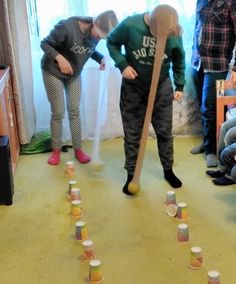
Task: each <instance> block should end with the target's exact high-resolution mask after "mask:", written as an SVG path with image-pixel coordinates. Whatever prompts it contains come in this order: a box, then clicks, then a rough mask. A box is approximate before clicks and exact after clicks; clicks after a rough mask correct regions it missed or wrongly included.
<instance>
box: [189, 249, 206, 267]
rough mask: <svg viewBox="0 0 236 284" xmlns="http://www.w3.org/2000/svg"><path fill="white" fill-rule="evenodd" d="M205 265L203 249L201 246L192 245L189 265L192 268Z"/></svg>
mask: <svg viewBox="0 0 236 284" xmlns="http://www.w3.org/2000/svg"><path fill="white" fill-rule="evenodd" d="M203 266H204V264H203V257H202V249H201V248H200V247H192V248H191V251H190V262H189V267H190V268H191V269H201V268H202V267H203Z"/></svg>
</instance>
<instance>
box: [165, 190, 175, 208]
mask: <svg viewBox="0 0 236 284" xmlns="http://www.w3.org/2000/svg"><path fill="white" fill-rule="evenodd" d="M170 204H176V196H175V191H173V190H169V191H167V193H166V205H170Z"/></svg>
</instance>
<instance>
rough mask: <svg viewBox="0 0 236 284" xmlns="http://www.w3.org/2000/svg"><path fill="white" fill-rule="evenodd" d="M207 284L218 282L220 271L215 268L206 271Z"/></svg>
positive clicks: (216, 283)
mask: <svg viewBox="0 0 236 284" xmlns="http://www.w3.org/2000/svg"><path fill="white" fill-rule="evenodd" d="M207 283H208V284H220V273H219V272H218V271H216V270H211V271H208V282H207Z"/></svg>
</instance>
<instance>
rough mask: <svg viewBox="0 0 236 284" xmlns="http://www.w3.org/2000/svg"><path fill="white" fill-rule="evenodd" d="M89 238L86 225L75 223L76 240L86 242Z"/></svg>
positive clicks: (80, 222)
mask: <svg viewBox="0 0 236 284" xmlns="http://www.w3.org/2000/svg"><path fill="white" fill-rule="evenodd" d="M87 238H88V231H87V226H86V223H85V222H83V221H79V222H76V223H75V239H76V240H78V241H84V240H87Z"/></svg>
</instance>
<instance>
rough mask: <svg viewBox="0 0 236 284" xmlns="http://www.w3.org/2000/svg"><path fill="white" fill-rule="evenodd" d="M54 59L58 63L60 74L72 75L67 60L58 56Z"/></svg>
mask: <svg viewBox="0 0 236 284" xmlns="http://www.w3.org/2000/svg"><path fill="white" fill-rule="evenodd" d="M55 59H56V61H57V63H58V66H59V69H60V71H61V73H63V74H69V75H73V69H72V67H71V64H70V62H69V61H68V60H67V59H65V57H64V56H62V55H61V54H58V55H57V56H56V58H55Z"/></svg>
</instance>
